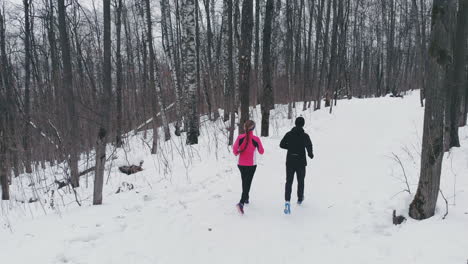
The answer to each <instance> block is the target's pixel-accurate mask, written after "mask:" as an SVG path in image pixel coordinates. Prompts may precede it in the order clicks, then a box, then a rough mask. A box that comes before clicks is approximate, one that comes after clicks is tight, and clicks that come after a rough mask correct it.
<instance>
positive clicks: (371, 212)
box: [0, 92, 468, 264]
mask: <svg viewBox="0 0 468 264" xmlns="http://www.w3.org/2000/svg"><path fill="white" fill-rule="evenodd" d="M259 112H260V111H259V109H253V110H252V115H253V117H254V119H255V120H256V121H257V123H258V124H259V123H260V122H259V121H260V116H259ZM295 114H296V116H299V115H303V116H304V118H305V120H306V125H305V130H306V132H307V133H309V135H310V136H311V138H312V141H313V144H314V154H315V159H314V160H312V161H310V162H309V165H308V167H307V176H306V183H305V184H306V187H305V196H306V197H305V202H304V204H303V205H301V206H298V205H296V204H293V206H292V214H291V215H284V214H283V211H282V209H283V203H284V201H283V197H284V182H285V154H286V153H285V152H284V151H283V150H281V149H280V148H279V142H280V140H281V138H282V136H283V135H284V133H286V132H287V131H288V130H289V129H290V128H291V127H292V126H293V121H292V120H288V119H287V118H286V117H287V110H286V108H285V107H284V106H277V108H276V109H275V110H274V111H273V113H272V122H271V126H272V127H271V130H270V131H273V133H272V134H273V135H272V136H271V137H269V138H261V139H262V141H263V144H264V147H265V154H264V155H263V156H260V157H259V159H258V168H257V172H256V174H255V177H254V180H253V184H252V189H251V194H250V205H248V207H247V208H246V209H245V211H246V214H245V215H244V216H239V215H238V213H237V212H236V210H235V207H234V205H235V204H236V203H237V201H238V199H239V198H240V192H241V182H240V175H239V171H238V169H237V166H236V158H235V157H234V156H233V155H232V153H231V150H230V147H229V146H227V143H226V142H227V132H226V126H225V124H223V123H222V122H221V121H217V122H215V123H213V122H210V121H204V122H202V127H201V137H200V144H199V145H197V146H193V147H188V146H186V145H185V144H184V143H185V140H184V139H183V138H176V137H173V139H172V140H171V141H169V142H166V143H163V144H160V149H159V150H158V154H156V155H151V154H150V142H151V133H150V132H148V134H147V135H146V138H145V135H144V134H145V133H144V132H140V133H138V134H136V135H134V134H131V135H129V136H128V138H127V142H126V145H125V147H124V148H123V149H114V148H113V146H109V150H108V153H112V156H111V157H110V162H108V163H106V165H108V167H107V170H106V174H105V175H106V179H105V180H106V181H105V186H104V205H102V206H92V205H91V203H92V199H91V195H92V183H93V178H92V173H91V174H88V175H85V176H83V177H82V178H81V187H80V188H78V189H77V190H76V193H74V192H73V191H72V190H70V189H68V187H65V188H61V189H58V186H57V185H56V184H55V183H54V180H58V181H60V180H61V179H62V178H63V170H64V168H63V167H62V166H61V165H60V164H59V165H56V166H48V167H47V168H46V169H45V170H40V169H38V170H37V171H36V172H35V173H34V174H33V175H21V177H20V178H16V179H14V180H13V185H12V188H11V192H12V196H13V199H12V201H9V202H2V203H1V215H0V216H1V217H0V223H1V224H2V228H0V245H1V247H0V248H1V250H0V258H1V259H2V261H5V263H9V264H12V263H100V264H104V263H139V264H144V263H311V262H313V263H321V264H325V263H360V264H362V263H372V264H377V263H424V264H430V263H438V264H439V263H447V264H451V263H453V264H455V263H466V261H467V259H468V250H467V249H468V240H467V239H466V235H467V234H468V225H467V224H466V223H467V221H468V193H467V191H468V178H467V177H466V174H467V172H468V162H467V161H468V130H467V129H466V128H463V129H461V133H460V138H461V141H462V142H461V143H462V147H461V148H459V149H453V150H452V151H451V152H450V153H446V155H445V157H444V162H443V173H442V183H441V191H442V193H443V194H444V196H445V198H446V199H447V205H446V203H445V201H444V199H443V198H442V197H439V203H438V208H437V212H436V215H435V216H434V217H432V218H431V219H429V220H425V221H415V220H412V219H411V218H409V217H408V216H407V211H408V206H409V203H410V202H411V199H412V197H413V195H414V193H415V191H416V188H417V183H418V178H419V163H420V150H421V146H420V144H421V133H422V123H423V121H422V120H423V109H422V108H421V107H420V106H419V94H418V93H417V92H414V93H413V94H410V95H408V96H406V97H405V98H404V99H401V98H388V97H387V98H379V99H353V100H349V101H339V104H338V106H337V107H336V108H334V112H333V114H329V113H328V111H327V110H320V111H316V112H313V111H306V112H302V111H299V110H298V111H297V112H296V113H295ZM259 129H260V125H258V126H257V131H256V132H257V133H256V134H260V133H259V132H260V131H259ZM140 161H144V163H143V169H144V170H143V171H141V172H139V173H136V174H133V175H125V174H122V173H120V172H119V171H118V166H121V165H129V164H138V163H139V162H140ZM91 164H94V158H93V157H92V155H91V156H84V155H83V156H82V160H81V165H80V166H81V170H84V169H86V168H88V167H89V166H91ZM293 188H296V185H294V186H293ZM295 198H296V196H295V191H294V189H293V200H295ZM30 199H32V200H34V199H38V201H37V202H33V203H29V200H30ZM78 203H80V204H81V206H79V205H78ZM447 208H448V215H447V216H446V217H445V219H443V218H444V215H445V214H446V210H447ZM393 210H396V211H397V212H398V213H399V214H402V215H404V216H406V217H407V218H408V220H407V221H406V222H404V223H403V224H402V225H400V226H394V225H393V224H392V217H391V216H392V211H393Z"/></svg>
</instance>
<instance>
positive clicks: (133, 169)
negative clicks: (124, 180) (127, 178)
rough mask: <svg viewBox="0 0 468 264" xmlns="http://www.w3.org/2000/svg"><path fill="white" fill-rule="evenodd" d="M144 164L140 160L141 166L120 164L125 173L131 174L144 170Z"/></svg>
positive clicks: (120, 168)
mask: <svg viewBox="0 0 468 264" xmlns="http://www.w3.org/2000/svg"><path fill="white" fill-rule="evenodd" d="M142 165H143V161H140V166H137V165H130V166H120V167H119V170H120V171H121V172H122V173H125V174H127V175H131V174H134V173H137V172H140V171H142V170H143V168H142V167H141V166H142Z"/></svg>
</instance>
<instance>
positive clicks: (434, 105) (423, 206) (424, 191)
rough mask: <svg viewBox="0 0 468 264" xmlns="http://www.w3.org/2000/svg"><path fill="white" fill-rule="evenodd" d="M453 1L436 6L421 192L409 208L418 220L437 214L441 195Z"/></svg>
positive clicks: (439, 0)
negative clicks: (445, 84) (436, 208)
mask: <svg viewBox="0 0 468 264" xmlns="http://www.w3.org/2000/svg"><path fill="white" fill-rule="evenodd" d="M452 7H453V1H452V0H434V4H433V7H432V33H431V42H430V48H429V55H430V61H429V68H428V71H429V72H428V78H430V79H429V80H428V82H427V83H428V85H427V86H426V91H425V93H426V108H425V110H424V130H423V141H422V153H421V174H420V178H419V184H418V190H417V192H416V195H415V197H414V200H413V202H412V203H411V205H410V208H409V215H410V216H411V217H412V218H414V219H419V220H421V219H426V218H429V217H431V216H433V215H434V212H435V207H436V203H437V197H438V194H439V186H440V173H441V166H442V158H443V156H444V149H443V147H444V131H443V124H444V98H445V96H444V83H445V79H446V77H447V74H448V70H449V64H450V61H451V58H452V51H451V45H450V44H451V43H450V42H449V41H447V40H449V39H450V36H449V30H450V29H449V28H447V27H446V25H447V23H448V20H449V19H450V17H449V16H450V8H452Z"/></svg>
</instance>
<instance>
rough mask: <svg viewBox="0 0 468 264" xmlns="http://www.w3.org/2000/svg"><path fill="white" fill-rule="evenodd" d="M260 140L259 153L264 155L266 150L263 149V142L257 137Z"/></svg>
mask: <svg viewBox="0 0 468 264" xmlns="http://www.w3.org/2000/svg"><path fill="white" fill-rule="evenodd" d="M257 140H258V153H260V154H262V155H263V153H265V149H264V148H263V144H262V141H261V140H260V138H259V137H257Z"/></svg>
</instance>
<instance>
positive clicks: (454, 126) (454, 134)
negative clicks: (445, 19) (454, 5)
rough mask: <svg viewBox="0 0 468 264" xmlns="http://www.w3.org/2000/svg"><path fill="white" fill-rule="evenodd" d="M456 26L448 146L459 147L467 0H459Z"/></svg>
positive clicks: (467, 14)
mask: <svg viewBox="0 0 468 264" xmlns="http://www.w3.org/2000/svg"><path fill="white" fill-rule="evenodd" d="M458 2H459V9H458V18H457V28H456V35H455V43H454V52H453V59H454V65H453V76H452V78H453V83H451V84H450V89H451V95H452V100H451V101H452V103H451V104H450V105H449V107H450V117H449V118H450V120H451V121H450V142H449V148H451V147H460V139H459V137H458V127H459V126H460V119H461V118H463V115H462V111H461V105H462V98H463V97H464V90H465V87H466V70H465V66H466V44H467V41H466V40H467V34H468V25H467V24H468V0H459V1H458Z"/></svg>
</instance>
